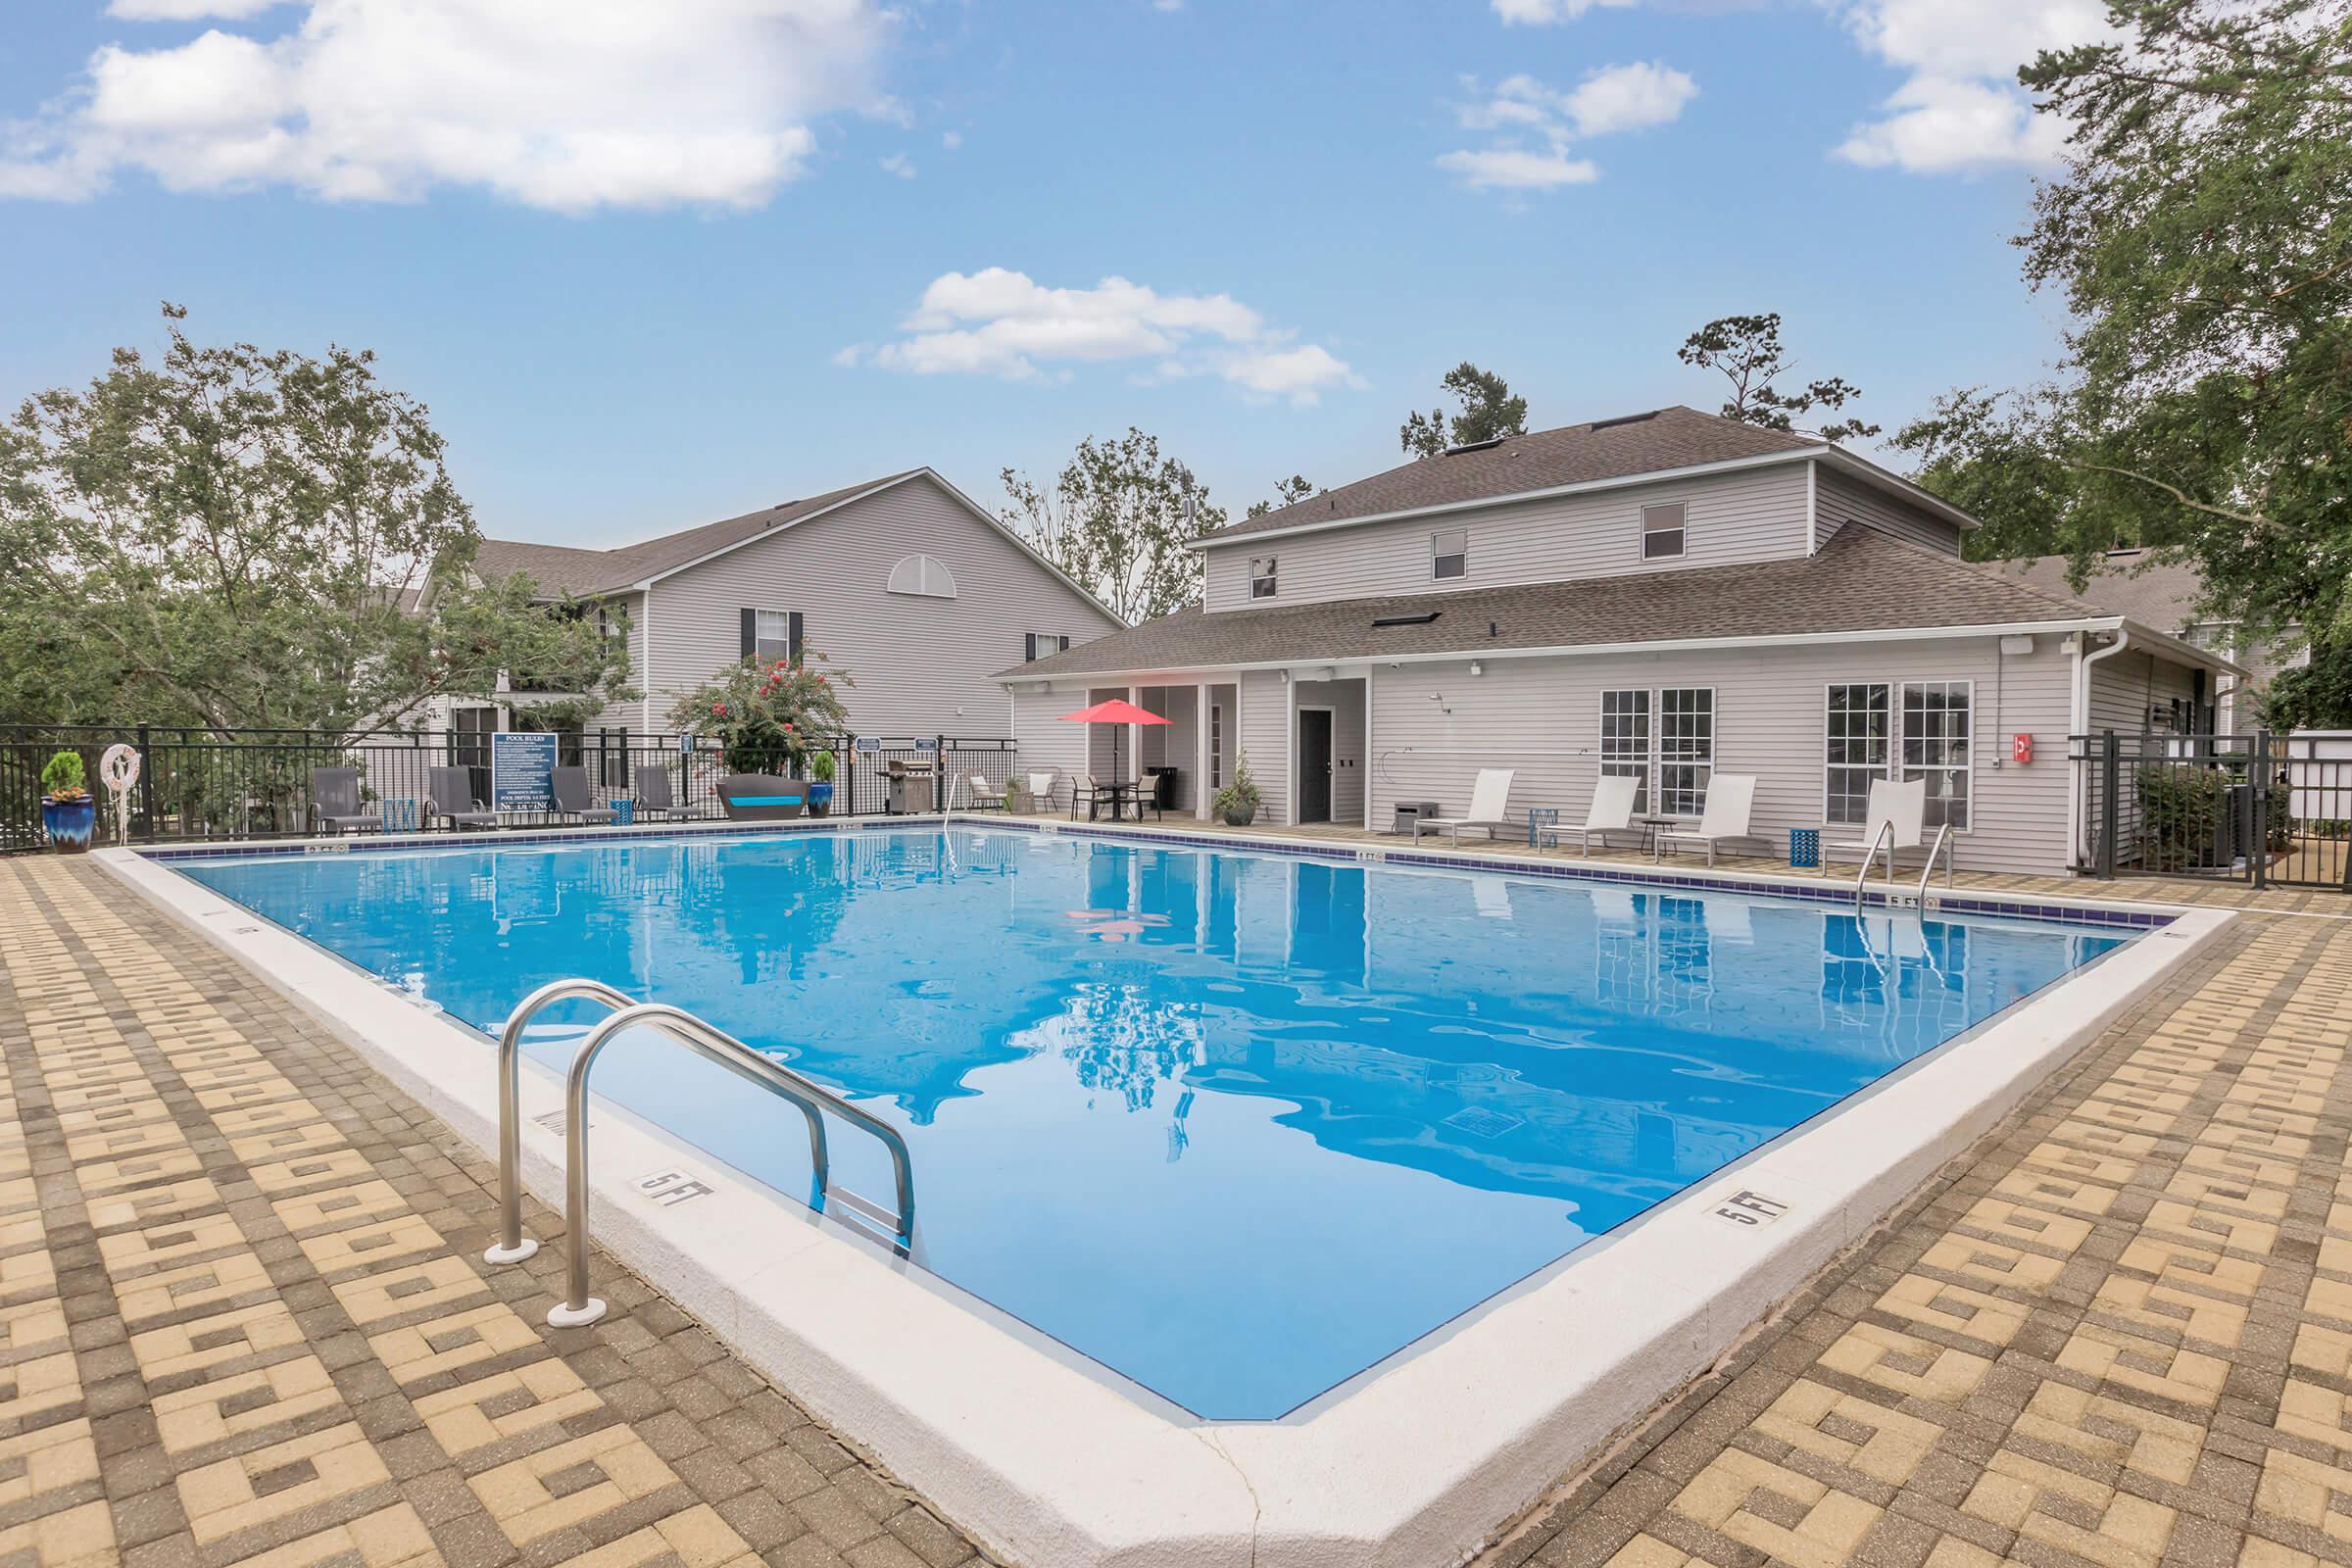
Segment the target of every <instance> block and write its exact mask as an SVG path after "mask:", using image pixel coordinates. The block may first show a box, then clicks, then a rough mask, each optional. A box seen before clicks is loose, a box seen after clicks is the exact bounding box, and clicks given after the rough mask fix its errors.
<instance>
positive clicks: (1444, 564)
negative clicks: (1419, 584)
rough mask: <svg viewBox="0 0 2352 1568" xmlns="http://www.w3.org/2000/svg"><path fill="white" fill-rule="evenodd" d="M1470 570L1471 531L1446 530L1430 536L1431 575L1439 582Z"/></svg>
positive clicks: (1459, 529) (1461, 529)
mask: <svg viewBox="0 0 2352 1568" xmlns="http://www.w3.org/2000/svg"><path fill="white" fill-rule="evenodd" d="M1469 569H1470V530H1469V529H1467V528H1446V529H1443V530H1441V531H1439V532H1437V533H1433V534H1431V535H1430V536H1429V574H1430V576H1431V577H1432V578H1433V579H1435V580H1437V581H1441V582H1442V581H1444V580H1445V579H1446V578H1448V577H1459V576H1462V575H1463V574H1465V573H1466V572H1468V571H1469Z"/></svg>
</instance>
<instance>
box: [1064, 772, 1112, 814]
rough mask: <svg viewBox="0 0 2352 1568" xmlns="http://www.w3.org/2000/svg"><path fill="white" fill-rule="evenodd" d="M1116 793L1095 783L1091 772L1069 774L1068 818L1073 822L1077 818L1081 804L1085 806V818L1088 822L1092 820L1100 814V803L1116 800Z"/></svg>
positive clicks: (1101, 804) (1101, 805)
mask: <svg viewBox="0 0 2352 1568" xmlns="http://www.w3.org/2000/svg"><path fill="white" fill-rule="evenodd" d="M1117 793H1118V792H1117V791H1115V790H1106V789H1104V788H1103V786H1102V785H1100V784H1098V783H1096V782H1095V775H1094V774H1092V773H1074V774H1072V775H1071V776H1070V820H1071V821H1073V822H1075V821H1077V820H1078V808H1079V807H1081V806H1083V807H1085V808H1086V819H1087V820H1088V821H1090V822H1091V821H1093V820H1094V819H1095V818H1096V817H1097V816H1098V815H1100V814H1101V812H1102V807H1103V802H1104V801H1112V800H1116V799H1117ZM1113 809H1114V810H1115V809H1116V808H1115V807H1114V808H1113Z"/></svg>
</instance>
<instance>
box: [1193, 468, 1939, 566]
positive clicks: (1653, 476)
mask: <svg viewBox="0 0 2352 1568" xmlns="http://www.w3.org/2000/svg"><path fill="white" fill-rule="evenodd" d="M1786 463H1828V464H1830V465H1831V466H1833V467H1838V468H1842V469H1844V470H1846V471H1847V472H1850V473H1852V474H1853V475H1854V476H1855V477H1856V478H1859V479H1862V480H1864V481H1866V482H1868V483H1871V484H1875V485H1877V486H1879V488H1881V489H1883V490H1890V491H1893V492H1894V493H1895V494H1897V495H1899V496H1901V497H1902V498H1903V499H1904V500H1906V501H1908V502H1910V503H1911V504H1912V505H1914V506H1918V507H1924V508H1926V509H1927V510H1928V511H1930V512H1933V513H1935V514H1936V515H1938V516H1940V517H1942V518H1943V519H1944V520H1945V521H1946V522H1949V523H1950V524H1952V526H1954V527H1956V528H1959V529H1961V530H1962V531H1963V532H1965V531H1967V530H1968V529H1971V528H1977V527H1982V526H1983V524H1981V523H1979V522H1978V521H1977V519H1976V518H1974V517H1972V516H1970V515H1968V514H1967V513H1965V512H1962V511H1961V510H1960V509H1959V508H1958V507H1955V506H1953V505H1952V504H1951V503H1950V502H1948V501H1945V500H1942V499H1941V498H1939V497H1937V496H1936V495H1935V494H1933V493H1932V492H1930V491H1927V490H1923V489H1921V488H1920V487H1919V486H1918V485H1915V484H1913V483H1912V482H1911V481H1910V480H1908V479H1906V478H1904V477H1903V476H1902V475H1901V474H1899V473H1894V472H1891V471H1889V470H1888V469H1886V468H1882V467H1880V466H1878V465H1877V464H1875V463H1872V462H1869V461H1868V460H1866V459H1863V458H1857V457H1855V456H1854V455H1853V454H1852V453H1850V452H1848V451H1846V450H1845V449H1844V448H1842V447H1836V446H1831V445H1830V444H1828V443H1827V442H1824V443H1823V444H1822V445H1820V446H1817V447H1791V448H1789V450H1788V451H1786V452H1765V453H1759V454H1758V455H1757V456H1755V457H1752V458H1726V459H1724V460H1723V461H1722V462H1720V463H1693V464H1689V465H1686V466H1683V467H1680V468H1653V469H1651V470H1650V471H1648V472H1646V473H1621V474H1613V475H1611V476H1610V477H1608V478H1605V479H1582V480H1579V481H1578V482H1576V483H1575V484H1559V485H1551V486H1548V487H1546V488H1544V489H1541V490H1514V491H1512V492H1511V493H1510V494H1508V495H1499V496H1477V497H1474V498H1472V499H1470V500H1467V501H1446V502H1441V503H1439V504H1438V505H1435V506H1428V507H1402V508H1399V509H1397V511H1394V512H1374V513H1367V514H1365V515H1361V516H1352V517H1331V518H1327V519H1325V520H1322V521H1319V522H1298V523H1292V524H1291V525H1289V526H1288V527H1283V528H1260V529H1257V530H1256V531H1254V532H1251V533H1239V534H1233V533H1229V534H1211V535H1209V536H1208V537H1207V538H1205V539H1187V540H1186V541H1185V542H1184V548H1185V549H1187V550H1220V549H1228V548H1231V549H1239V548H1240V547H1242V546H1244V545H1254V544H1257V543H1258V542H1260V541H1261V540H1266V539H1288V538H1290V537H1291V536H1292V535H1294V534H1302V533H1324V532H1327V531H1329V530H1330V529H1333V528H1358V527H1364V526H1367V525H1369V524H1371V523H1375V522H1395V521H1397V520H1398V519H1400V518H1404V517H1434V516H1443V515H1446V514H1447V513H1454V512H1475V511H1478V510H1480V509H1482V508H1486V507H1507V506H1513V505H1516V504H1518V503H1520V502H1523V501H1548V500H1552V499H1554V498H1556V497H1560V496H1579V495H1588V494H1591V493H1592V492H1593V491H1596V490H1629V489H1633V488H1635V487H1636V486H1640V485H1650V484H1672V483H1674V482H1676V481H1678V480H1683V479H1703V478H1706V477H1708V476H1709V475H1712V474H1718V473H1738V472H1740V471H1741V470H1743V469H1747V468H1769V467H1774V466H1779V465H1781V464H1786ZM1302 504H1303V503H1302Z"/></svg>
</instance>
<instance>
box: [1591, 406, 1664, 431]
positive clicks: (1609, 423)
mask: <svg viewBox="0 0 2352 1568" xmlns="http://www.w3.org/2000/svg"><path fill="white" fill-rule="evenodd" d="M1664 412H1665V411H1664V410H1663V409H1652V410H1650V411H1649V412H1648V413H1647V414H1621V415H1619V416H1618V417H1616V418H1614V419H1594V420H1593V422H1592V423H1591V424H1589V425H1587V426H1586V427H1585V428H1586V429H1588V430H1614V429H1616V428H1617V427H1618V426H1619V425H1621V424H1641V423H1642V422H1643V421H1644V420H1648V419H1654V418H1656V417H1658V416H1659V415H1660V414H1663V413H1664Z"/></svg>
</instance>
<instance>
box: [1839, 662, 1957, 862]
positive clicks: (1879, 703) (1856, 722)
mask: <svg viewBox="0 0 2352 1568" xmlns="http://www.w3.org/2000/svg"><path fill="white" fill-rule="evenodd" d="M1975 711H1976V692H1975V686H1974V683H1972V682H1970V681H1965V680H1909V681H1904V682H1902V683H1901V684H1900V685H1896V684H1893V683H1891V682H1886V681H1855V682H1846V683H1841V684H1838V685H1833V686H1832V687H1830V689H1829V707H1828V713H1827V718H1826V723H1825V728H1824V731H1823V735H1824V750H1823V762H1824V772H1823V778H1822V791H1823V803H1822V817H1823V820H1825V821H1828V822H1830V823H1833V824H1845V825H1852V826H1859V825H1861V824H1864V823H1866V822H1868V821H1869V820H1870V786H1871V784H1872V783H1873V781H1875V780H1878V779H1882V778H1893V779H1902V780H1909V779H1926V780H1927V782H1928V807H1927V825H1928V826H1929V827H1931V828H1934V827H1940V826H1942V825H1944V824H1945V823H1949V824H1950V825H1951V828H1952V831H1953V832H1955V833H1960V832H1966V831H1967V830H1968V826H1969V819H1970V808H1969V803H1970V800H1971V798H1972V797H1973V795H1974V793H1975V791H1974V789H1973V787H1972V786H1973V783H1974V777H1973V773H1974V769H1973V759H1972V748H1971V747H1970V744H1969V740H1970V735H1971V733H1972V729H1973V725H1974V719H1975Z"/></svg>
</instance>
